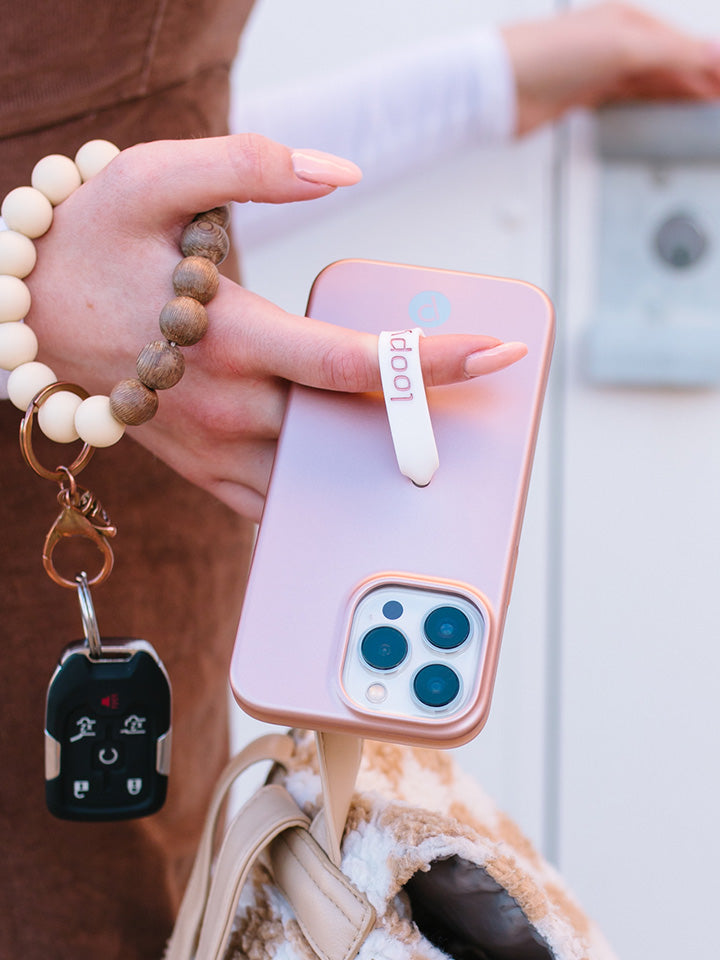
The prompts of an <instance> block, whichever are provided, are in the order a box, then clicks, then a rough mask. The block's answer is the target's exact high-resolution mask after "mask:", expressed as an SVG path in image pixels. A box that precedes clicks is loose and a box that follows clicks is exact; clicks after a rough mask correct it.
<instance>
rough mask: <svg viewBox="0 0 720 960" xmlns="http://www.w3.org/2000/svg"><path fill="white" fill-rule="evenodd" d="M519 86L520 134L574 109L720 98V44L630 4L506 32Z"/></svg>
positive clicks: (589, 10) (587, 9) (587, 10)
mask: <svg viewBox="0 0 720 960" xmlns="http://www.w3.org/2000/svg"><path fill="white" fill-rule="evenodd" d="M503 36H504V38H505V42H506V44H507V47H508V52H509V54H510V60H511V62H512V65H513V70H514V73H515V81H516V85H517V104H518V106H517V126H516V132H517V133H518V134H523V133H527V132H528V131H529V130H532V129H534V128H535V127H537V126H540V125H541V124H543V123H547V122H548V121H550V120H554V119H556V118H557V117H559V116H560V115H561V114H562V113H564V111H565V110H567V109H569V108H570V107H578V106H584V107H596V106H598V105H600V104H603V103H609V102H613V101H617V100H661V99H662V100H675V99H683V100H685V99H689V100H713V99H716V98H717V97H720V45H719V44H718V43H714V42H709V41H707V40H703V39H699V38H697V37H694V36H691V35H690V34H688V33H685V32H684V31H682V30H678V29H676V28H675V27H672V26H670V25H669V24H667V23H664V22H663V21H661V20H658V19H656V18H655V17H653V16H651V15H650V14H648V13H645V12H644V11H642V10H638V9H636V8H635V7H631V6H628V5H626V4H624V3H601V4H599V5H597V6H592V7H584V8H582V9H579V10H573V11H571V12H568V13H563V14H561V15H559V16H557V17H553V18H552V19H548V20H541V21H536V22H528V23H519V24H515V25H512V26H508V27H506V28H505V29H504V30H503Z"/></svg>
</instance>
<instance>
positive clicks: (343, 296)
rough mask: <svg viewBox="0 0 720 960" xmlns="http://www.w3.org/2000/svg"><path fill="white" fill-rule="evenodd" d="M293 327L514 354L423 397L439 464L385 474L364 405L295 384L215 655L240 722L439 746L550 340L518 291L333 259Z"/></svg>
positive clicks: (467, 678)
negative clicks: (422, 477) (233, 620)
mask: <svg viewBox="0 0 720 960" xmlns="http://www.w3.org/2000/svg"><path fill="white" fill-rule="evenodd" d="M307 313H308V316H311V317H314V318H316V319H318V320H324V321H329V322H331V323H337V324H341V325H344V326H348V327H353V328H355V329H357V330H361V331H365V332H370V333H379V332H381V331H382V330H402V329H408V328H411V327H420V328H421V329H422V330H423V331H424V333H425V334H426V335H428V336H440V335H442V334H444V333H485V334H490V335H492V336H495V337H498V338H499V339H501V340H505V341H509V340H522V341H524V342H525V343H527V345H528V348H529V352H528V355H527V356H526V357H524V358H523V359H522V360H520V361H519V362H518V363H516V364H514V365H513V366H511V367H509V368H507V369H505V370H502V371H500V372H498V373H494V374H491V375H488V376H484V377H478V378H476V379H473V380H468V381H466V382H463V383H459V384H452V385H449V386H441V387H432V388H429V389H428V391H427V394H428V406H429V409H430V414H431V418H432V423H433V428H434V432H435V439H436V443H437V448H438V454H439V459H440V466H439V468H438V470H437V472H436V473H435V476H434V477H433V479H432V481H431V482H430V483H429V484H428V486H426V487H417V486H415V485H414V484H413V483H412V482H411V481H410V480H408V479H407V478H406V477H404V476H403V475H402V474H401V473H400V471H399V469H398V466H397V462H396V459H395V454H394V449H393V445H392V440H391V435H390V429H389V426H388V421H387V415H386V411H385V405H384V401H383V398H382V395H381V394H379V393H378V394H377V395H375V394H362V395H357V394H355V395H353V394H344V393H335V392H328V391H320V390H316V389H312V388H308V387H302V386H293V387H292V389H291V392H290V398H289V402H288V406H287V412H286V415H285V419H284V423H283V428H282V433H281V436H280V440H279V443H278V449H277V454H276V458H275V463H274V467H273V472H272V477H271V481H270V487H269V490H268V495H267V500H266V504H265V509H264V513H263V516H262V521H261V524H260V529H259V532H258V538H257V543H256V547H255V551H254V554H253V559H252V565H251V569H250V574H249V579H248V583H247V591H246V595H245V601H244V605H243V610H242V616H241V620H240V625H239V629H238V634H237V640H236V644H235V648H234V651H233V657H232V663H231V671H230V681H231V686H232V689H233V692H234V695H235V698H236V699H237V701H238V703H239V704H240V706H241V707H242V708H243V710H245V711H246V712H247V713H248V714H250V715H251V716H253V717H256V718H257V719H260V720H264V721H269V722H272V723H277V724H284V725H290V726H295V727H302V728H306V729H312V730H323V731H331V732H345V733H348V734H353V735H355V736H359V737H367V738H371V739H375V740H388V741H392V742H396V743H407V744H416V745H421V746H430V747H454V746H458V745H460V744H462V743H465V742H467V741H468V740H470V739H472V738H473V737H474V736H475V735H476V734H477V733H478V732H479V731H480V729H481V728H482V726H483V724H484V723H485V721H486V719H487V716H488V712H489V709H490V701H491V696H492V688H493V683H494V679H495V672H496V668H497V663H498V655H499V651H500V640H501V637H502V631H503V623H504V620H505V614H506V611H507V606H508V602H509V599H510V591H511V587H512V580H513V573H514V569H515V561H516V559H517V550H518V541H519V538H520V529H521V524H522V517H523V511H524V507H525V501H526V497H527V491H528V483H529V479H530V469H531V464H532V459H533V452H534V448H535V441H536V437H537V431H538V424H539V419H540V412H541V406H542V401H543V395H544V391H545V385H546V382H547V377H548V369H549V363H550V355H551V352H552V343H553V335H554V321H553V310H552V307H551V304H550V302H549V300H548V298H547V296H546V295H545V294H544V293H543V292H542V291H540V290H539V289H538V288H537V287H534V286H532V285H530V284H528V283H523V282H519V281H516V280H507V279H500V278H497V277H486V276H478V275H474V274H469V273H459V272H453V271H446V270H434V269H426V268H420V267H413V266H401V265H396V264H390V263H380V262H374V261H365V260H344V261H340V262H338V263H335V264H332V265H331V266H329V267H327V268H326V269H325V270H324V271H323V272H322V273H321V274H320V275H319V276H318V278H317V279H316V280H315V283H314V285H313V287H312V291H311V294H310V300H309V305H308V311H307Z"/></svg>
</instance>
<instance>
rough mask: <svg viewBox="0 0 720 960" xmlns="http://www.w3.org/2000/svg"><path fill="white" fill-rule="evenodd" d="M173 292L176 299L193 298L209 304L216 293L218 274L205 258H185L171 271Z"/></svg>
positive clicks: (210, 262) (215, 268)
mask: <svg viewBox="0 0 720 960" xmlns="http://www.w3.org/2000/svg"><path fill="white" fill-rule="evenodd" d="M172 281H173V290H174V291H175V293H176V294H177V295H178V297H194V298H195V299H196V300H199V301H200V303H209V302H210V301H211V300H212V298H213V297H214V296H215V294H216V293H217V289H218V286H219V284H220V274H219V273H218V268H217V267H216V266H215V264H214V263H213V262H212V261H211V260H208V259H207V257H185V259H184V260H181V261H180V263H179V264H178V265H177V266H176V267H175V269H174V270H173V275H172Z"/></svg>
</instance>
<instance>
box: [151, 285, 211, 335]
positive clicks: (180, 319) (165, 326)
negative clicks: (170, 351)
mask: <svg viewBox="0 0 720 960" xmlns="http://www.w3.org/2000/svg"><path fill="white" fill-rule="evenodd" d="M207 327H208V315H207V310H206V309H205V307H204V306H203V305H202V304H201V303H198V301H197V300H194V299H193V298H192V297H174V298H173V299H172V300H168V302H167V303H166V304H165V306H164V307H163V308H162V310H161V311H160V330H161V331H162V334H163V336H164V337H167V339H168V340H170V341H171V342H172V343H177V344H179V345H180V346H181V347H189V346H191V345H192V344H193V343H197V342H198V340H202V338H203V337H204V336H205V332H206V330H207Z"/></svg>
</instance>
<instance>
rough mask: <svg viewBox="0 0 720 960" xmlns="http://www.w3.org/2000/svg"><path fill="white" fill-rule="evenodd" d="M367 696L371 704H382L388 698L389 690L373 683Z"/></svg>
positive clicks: (368, 689) (380, 684)
mask: <svg viewBox="0 0 720 960" xmlns="http://www.w3.org/2000/svg"><path fill="white" fill-rule="evenodd" d="M366 696H367V698H368V700H369V701H370V703H382V702H383V700H384V699H385V698H386V697H387V690H386V688H385V687H384V686H383V684H382V683H371V684H370V686H369V687H368V688H367V694H366Z"/></svg>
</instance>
